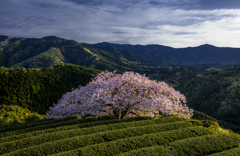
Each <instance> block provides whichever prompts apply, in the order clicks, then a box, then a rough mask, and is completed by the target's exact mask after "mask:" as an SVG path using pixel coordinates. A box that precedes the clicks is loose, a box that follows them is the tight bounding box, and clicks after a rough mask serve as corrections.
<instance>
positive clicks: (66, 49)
mask: <svg viewBox="0 0 240 156" xmlns="http://www.w3.org/2000/svg"><path fill="white" fill-rule="evenodd" d="M65 63H70V64H76V65H80V66H85V67H88V68H95V69H99V70H110V71H113V70H118V71H120V72H123V71H126V70H133V69H139V68H140V67H141V66H142V65H145V64H152V61H151V60H148V59H146V58H144V57H143V56H139V55H137V54H134V53H131V52H129V51H126V50H124V49H120V50H119V51H118V50H117V49H116V48H114V47H108V48H105V50H104V49H103V50H101V49H96V48H93V47H92V46H89V45H88V44H81V43H78V42H76V41H74V40H66V39H62V38H58V37H55V36H47V37H43V38H41V39H36V38H12V37H8V36H0V66H4V67H9V68H11V67H13V68H18V67H24V68H36V67H49V66H54V65H57V64H65Z"/></svg>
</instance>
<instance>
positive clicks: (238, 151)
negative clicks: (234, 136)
mask: <svg viewBox="0 0 240 156" xmlns="http://www.w3.org/2000/svg"><path fill="white" fill-rule="evenodd" d="M239 155H240V148H234V149H230V150H225V151H223V152H218V153H214V154H210V155H209V156H239Z"/></svg>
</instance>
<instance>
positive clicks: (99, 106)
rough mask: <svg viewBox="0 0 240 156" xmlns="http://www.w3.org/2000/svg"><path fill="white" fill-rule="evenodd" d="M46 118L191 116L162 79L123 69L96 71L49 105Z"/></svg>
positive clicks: (175, 93) (184, 99)
mask: <svg viewBox="0 0 240 156" xmlns="http://www.w3.org/2000/svg"><path fill="white" fill-rule="evenodd" d="M48 114H49V116H48V117H47V118H62V117H70V116H76V115H79V116H80V117H84V116H87V115H93V116H101V115H114V116H116V117H118V118H119V119H122V118H124V117H125V116H126V115H136V116H140V115H143V114H148V115H151V116H156V115H159V114H167V115H174V116H179V117H182V118H185V119H190V118H191V116H192V115H193V109H189V108H188V107H187V106H186V97H185V96H184V95H183V94H180V92H178V91H176V90H174V89H173V88H172V87H170V86H169V85H168V84H166V83H165V82H157V81H153V80H150V79H149V78H148V77H146V76H145V75H140V74H138V73H134V72H125V73H123V74H122V75H121V74H117V73H116V71H114V72H102V73H100V74H98V75H97V76H96V77H95V78H94V79H93V80H92V81H91V82H90V83H89V84H87V85H86V86H84V87H83V86H80V87H79V88H77V89H75V90H72V91H71V92H68V93H66V94H64V95H63V97H62V98H61V99H60V100H59V101H58V103H57V104H54V106H53V107H50V108H49V111H48Z"/></svg>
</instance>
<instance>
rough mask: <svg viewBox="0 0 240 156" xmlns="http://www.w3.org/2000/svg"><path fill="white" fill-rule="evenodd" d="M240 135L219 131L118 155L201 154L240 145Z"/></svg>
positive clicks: (170, 155) (195, 155) (182, 155)
mask: <svg viewBox="0 0 240 156" xmlns="http://www.w3.org/2000/svg"><path fill="white" fill-rule="evenodd" d="M239 144H240V135H238V134H233V133H228V134H226V133H218V134H211V135H205V136H200V137H194V138H189V139H183V140H178V141H174V142H171V143H168V144H165V145H163V146H158V145H155V146H152V147H147V148H142V149H138V150H133V151H129V152H125V153H121V154H119V155H118V156H127V155H148V156H165V155H167V156H200V155H206V154H211V153H216V152H221V151H223V150H226V149H231V148H236V147H239Z"/></svg>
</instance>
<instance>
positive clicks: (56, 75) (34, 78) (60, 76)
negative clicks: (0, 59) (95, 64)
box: [0, 65, 100, 114]
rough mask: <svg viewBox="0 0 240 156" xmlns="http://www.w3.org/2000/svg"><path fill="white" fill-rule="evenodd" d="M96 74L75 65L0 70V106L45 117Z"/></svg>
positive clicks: (91, 70)
mask: <svg viewBox="0 0 240 156" xmlns="http://www.w3.org/2000/svg"><path fill="white" fill-rule="evenodd" d="M99 72H100V71H98V70H93V69H87V68H84V67H80V66H77V65H56V66H54V67H48V68H34V69H25V68H20V69H15V70H14V69H8V68H3V67H1V68H0V80H1V83H0V95H1V96H0V104H1V105H6V106H9V105H19V106H21V107H23V108H27V109H29V110H30V111H33V112H37V113H40V114H45V113H46V111H47V110H48V108H49V107H51V106H53V103H56V102H57V100H58V99H60V98H61V97H62V95H63V94H65V93H66V92H69V91H71V89H72V88H77V87H78V86H79V85H82V86H84V85H86V84H87V83H88V82H89V81H90V80H91V79H92V78H93V76H92V74H93V75H96V74H97V73H99Z"/></svg>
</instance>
